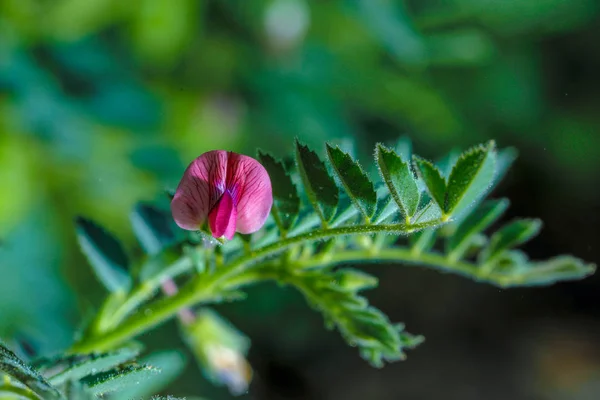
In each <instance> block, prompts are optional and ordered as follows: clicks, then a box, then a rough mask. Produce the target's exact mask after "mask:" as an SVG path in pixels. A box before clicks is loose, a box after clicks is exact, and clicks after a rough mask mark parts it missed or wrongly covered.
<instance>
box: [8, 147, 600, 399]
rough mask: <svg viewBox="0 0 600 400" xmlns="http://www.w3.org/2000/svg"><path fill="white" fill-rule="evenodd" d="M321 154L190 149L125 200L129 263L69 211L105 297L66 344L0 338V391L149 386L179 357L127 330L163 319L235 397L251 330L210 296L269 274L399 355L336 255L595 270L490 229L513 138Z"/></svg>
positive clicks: (489, 271) (375, 361) (514, 230)
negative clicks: (366, 162)
mask: <svg viewBox="0 0 600 400" xmlns="http://www.w3.org/2000/svg"><path fill="white" fill-rule="evenodd" d="M324 155H325V160H326V161H323V158H322V157H320V156H319V155H317V153H315V152H314V151H313V150H311V149H309V148H308V147H307V146H305V145H303V144H301V143H300V142H298V141H297V142H296V144H295V157H294V158H293V159H294V161H295V162H291V160H290V162H285V163H284V162H282V161H280V160H277V159H275V158H274V157H272V156H271V155H269V154H266V153H262V152H259V153H258V156H257V158H258V161H257V160H255V159H253V158H251V157H248V156H242V155H239V154H235V153H231V152H226V151H213V152H209V153H205V154H203V155H202V156H200V157H199V158H198V159H196V160H194V161H193V162H192V164H190V166H189V167H188V169H187V170H186V172H185V173H184V176H183V178H182V180H181V182H180V184H179V187H178V189H177V191H176V192H175V193H174V194H172V196H171V197H172V200H171V210H170V211H169V210H165V209H164V208H161V207H160V206H159V205H157V204H147V203H140V204H138V205H137V206H136V207H135V209H134V210H133V212H132V214H131V222H132V227H133V231H134V233H135V235H136V236H137V238H138V239H139V242H140V244H141V246H142V248H143V249H144V251H145V253H146V255H145V257H143V258H142V259H139V260H134V261H132V260H130V259H129V257H128V256H127V254H126V253H125V251H124V250H123V248H122V246H121V244H120V243H119V241H118V240H117V239H116V238H115V237H113V236H112V235H111V234H110V233H109V232H108V231H106V230H105V229H103V228H102V227H101V226H100V225H99V224H98V223H97V222H95V221H92V220H90V219H88V218H84V217H79V218H77V219H76V221H75V225H76V230H77V235H78V240H79V243H80V245H81V249H82V251H83V252H84V253H85V255H86V256H87V258H88V260H89V263H90V265H91V267H92V268H93V270H94V272H95V274H96V275H97V277H98V279H99V280H100V282H101V283H102V284H103V285H104V286H105V287H106V289H107V291H108V296H107V298H106V300H105V301H104V303H103V304H102V305H100V307H99V308H98V311H97V314H96V316H95V318H94V319H93V320H92V321H91V322H90V323H89V324H87V326H86V328H85V329H84V330H83V331H82V332H80V333H78V334H77V335H76V340H75V342H74V344H73V346H72V347H71V348H70V349H69V350H68V351H67V352H65V354H64V355H61V356H58V357H55V358H46V359H38V360H33V361H31V362H25V361H24V360H22V359H20V358H19V357H17V356H16V355H15V353H13V352H12V351H11V350H9V349H8V348H6V346H4V345H2V346H1V347H0V372H1V373H2V374H3V375H4V380H3V381H2V382H1V383H0V394H9V395H10V396H13V397H14V398H25V399H39V398H43V399H46V398H48V399H88V398H94V397H96V396H106V397H109V398H139V397H142V396H151V395H154V394H155V393H157V392H158V391H160V390H161V389H163V388H164V387H165V386H166V385H168V384H169V382H170V381H171V380H172V379H174V378H175V377H176V375H177V374H178V373H179V372H180V371H181V369H182V363H183V361H182V359H181V357H180V356H177V353H162V354H154V355H150V356H148V357H146V358H139V357H140V354H141V353H142V351H143V346H142V345H141V344H140V343H139V342H137V341H136V338H139V337H140V336H142V335H143V334H144V333H146V332H148V331H150V330H152V329H153V328H155V327H156V326H158V325H160V324H162V323H164V322H166V321H168V320H170V319H172V318H177V319H178V321H179V325H180V332H181V335H182V337H183V339H184V341H185V342H186V343H187V345H188V346H189V348H190V350H191V351H192V353H193V354H194V355H195V357H196V359H197V362H198V363H199V365H200V366H201V368H202V370H203V371H204V373H205V375H206V376H207V377H208V378H209V379H211V380H212V381H213V382H214V383H215V384H218V385H226V386H227V387H228V388H229V390H230V391H231V393H232V394H240V393H244V392H246V391H247V389H248V384H249V382H250V380H251V377H252V369H251V367H250V365H249V364H248V362H247V360H246V358H245V354H246V352H247V351H248V348H249V346H250V341H249V339H248V338H247V337H246V336H245V335H244V334H242V333H241V332H239V331H238V330H237V329H236V328H235V327H234V326H233V325H232V324H231V323H229V322H228V321H226V320H224V319H223V318H222V317H221V316H219V315H218V314H217V313H216V312H215V311H214V310H212V309H210V308H209V306H210V305H211V304H215V303H220V302H230V301H240V300H243V299H244V289H245V288H246V287H248V286H250V285H253V284H256V283H258V282H262V281H266V280H269V281H276V282H278V283H280V284H283V285H288V286H290V287H293V288H295V289H297V290H298V291H300V292H301V293H302V294H303V295H304V297H305V298H306V300H307V302H308V304H309V305H311V306H312V307H313V308H314V309H315V310H316V311H318V312H320V313H321V314H322V315H323V318H324V321H325V326H326V327H327V328H329V329H337V330H338V331H339V332H340V334H341V335H342V336H343V338H344V339H345V341H347V342H348V344H350V345H351V346H355V347H357V348H358V351H359V353H360V356H361V357H363V358H364V359H365V360H366V361H367V362H368V363H370V364H372V365H373V366H375V367H381V366H383V365H384V363H385V362H392V361H396V360H402V359H404V358H405V351H406V350H407V349H411V348H414V347H415V346H417V345H418V344H419V343H421V342H422V340H423V338H422V337H421V336H418V335H413V334H410V333H408V332H406V331H405V330H404V326H403V325H402V324H399V323H394V322H392V321H390V320H389V319H388V317H387V316H386V315H385V314H384V313H383V312H382V311H380V310H378V309H376V308H374V307H373V306H371V305H369V303H368V301H367V299H366V298H365V297H363V296H362V295H361V294H360V293H361V292H362V291H363V290H365V289H372V288H375V287H376V286H377V279H376V278H375V277H373V276H371V275H369V274H368V273H366V272H364V271H361V270H358V269H355V268H351V267H349V265H353V266H355V265H357V264H363V263H370V262H374V261H385V262H386V263H390V264H399V265H416V266H423V267H427V268H433V269H436V270H439V271H442V272H449V273H456V274H459V275H462V276H465V277H467V278H470V279H473V280H476V281H479V282H482V283H486V284H492V285H496V286H499V287H503V288H508V287H517V286H537V285H550V284H552V283H554V282H557V281H566V280H574V279H581V278H584V277H586V276H588V275H590V274H592V273H593V272H594V270H595V266H594V265H591V264H587V263H585V262H583V261H581V260H580V259H578V258H575V257H572V256H568V255H563V256H558V257H555V258H552V259H549V260H545V261H531V260H529V258H528V257H527V255H526V254H525V253H523V252H522V251H521V250H518V249H517V247H518V246H519V245H521V244H523V243H525V242H527V241H528V240H530V239H531V238H532V237H533V236H535V235H536V234H537V233H538V232H539V230H540V227H541V222H540V221H539V220H537V219H515V220H513V221H510V222H508V223H506V224H504V225H503V226H501V227H500V228H499V229H497V230H495V231H493V232H490V231H489V228H490V226H491V225H493V224H494V223H496V222H497V221H498V220H499V219H500V217H501V216H502V214H503V212H504V211H505V210H506V209H507V207H508V204H509V202H508V200H506V199H486V196H487V195H488V194H489V193H490V192H491V191H492V190H493V188H494V187H495V186H496V184H497V183H498V181H500V179H502V177H503V176H504V174H505V172H506V171H507V169H508V168H509V166H510V164H511V163H512V161H513V160H514V158H515V152H514V150H512V149H504V150H500V151H498V150H497V149H496V146H495V144H494V142H488V143H486V144H483V145H479V146H476V147H473V148H471V149H469V150H467V151H466V152H464V153H462V154H460V155H458V154H451V155H449V156H448V157H446V158H444V159H443V161H441V162H440V163H438V164H437V165H436V164H434V163H431V162H430V161H428V160H425V159H423V158H420V157H418V156H416V155H412V154H411V152H410V143H409V142H408V141H407V140H405V139H403V140H401V141H400V142H399V144H398V145H397V146H396V147H395V148H389V147H386V146H384V145H381V144H380V145H377V146H376V149H375V163H376V166H377V168H378V170H379V175H380V179H378V182H376V183H373V181H374V180H372V179H371V177H370V176H369V174H367V173H366V172H365V170H363V169H362V168H361V167H360V165H359V164H358V163H357V162H356V161H355V160H354V159H353V157H352V156H351V155H350V154H348V153H346V152H344V151H343V150H341V149H340V148H339V147H333V146H331V145H327V146H326V148H325V153H324ZM180 228H183V229H180ZM149 378H152V379H149ZM144 380H147V383H145V384H143V385H140V384H138V383H139V382H142V381H144Z"/></svg>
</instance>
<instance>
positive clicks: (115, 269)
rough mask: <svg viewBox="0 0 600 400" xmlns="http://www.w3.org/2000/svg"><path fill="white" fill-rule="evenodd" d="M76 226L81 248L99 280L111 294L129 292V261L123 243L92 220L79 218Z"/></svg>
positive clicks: (76, 220)
mask: <svg viewBox="0 0 600 400" xmlns="http://www.w3.org/2000/svg"><path fill="white" fill-rule="evenodd" d="M75 226H76V231H77V240H78V241H79V246H80V247H81V250H82V251H83V253H84V254H85V255H86V256H87V259H88V261H89V262H90V265H91V266H92V269H93V270H94V272H95V273H96V276H97V277H98V279H99V280H100V281H101V282H102V283H103V284H104V286H105V287H106V288H107V289H108V290H109V291H111V292H116V291H127V290H129V288H130V287H131V277H130V276H129V274H128V273H127V270H128V268H129V260H128V259H127V255H126V254H125V251H124V250H123V247H122V246H121V243H120V242H119V241H118V240H117V239H115V238H114V237H113V236H112V235H111V234H110V233H108V232H107V231H105V230H104V229H103V228H102V227H101V226H100V225H98V224H96V223H95V222H94V221H92V220H90V219H87V218H83V217H77V218H76V219H75Z"/></svg>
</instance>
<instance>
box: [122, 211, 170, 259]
mask: <svg viewBox="0 0 600 400" xmlns="http://www.w3.org/2000/svg"><path fill="white" fill-rule="evenodd" d="M130 219H131V225H132V226H133V233H134V234H135V236H136V237H137V239H138V241H139V242H140V244H141V245H142V247H143V248H144V250H145V251H146V253H148V254H150V255H155V254H158V253H160V252H161V251H162V250H163V249H164V248H165V247H168V246H170V245H171V244H173V243H174V241H175V239H176V236H175V229H174V228H175V227H174V222H173V217H171V215H170V213H167V212H165V211H163V210H160V209H158V208H156V207H154V206H152V205H150V204H144V203H138V204H136V205H135V207H134V209H133V211H132V212H131V215H130Z"/></svg>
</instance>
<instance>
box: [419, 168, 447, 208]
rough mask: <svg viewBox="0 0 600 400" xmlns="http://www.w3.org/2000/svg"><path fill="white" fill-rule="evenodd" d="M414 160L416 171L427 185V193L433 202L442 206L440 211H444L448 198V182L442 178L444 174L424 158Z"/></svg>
mask: <svg viewBox="0 0 600 400" xmlns="http://www.w3.org/2000/svg"><path fill="white" fill-rule="evenodd" d="M413 160H414V164H415V169H416V170H417V172H418V174H419V176H420V177H421V179H422V180H423V182H424V183H425V187H427V191H428V192H429V194H430V195H431V197H432V198H433V200H435V202H436V203H437V204H438V205H439V206H440V209H442V210H444V208H445V207H444V205H445V198H446V180H445V179H444V177H443V176H442V173H441V172H440V170H439V169H438V168H437V167H436V166H435V165H433V164H432V163H431V162H429V161H427V160H425V159H424V158H421V157H419V156H413Z"/></svg>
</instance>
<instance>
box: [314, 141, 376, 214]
mask: <svg viewBox="0 0 600 400" xmlns="http://www.w3.org/2000/svg"><path fill="white" fill-rule="evenodd" d="M326 147H327V156H328V157H329V161H330V162H331V165H332V166H333V169H334V171H335V173H336V174H337V176H338V178H339V180H340V182H341V183H342V186H343V187H344V189H345V190H346V193H348V196H349V197H350V199H351V200H352V202H353V203H354V205H355V206H356V207H357V208H358V209H359V210H360V212H361V213H362V214H363V215H364V216H365V218H366V219H367V220H370V219H371V218H372V217H373V215H374V214H375V210H376V209H377V194H376V193H375V189H374V188H373V183H372V182H371V181H370V180H369V178H368V177H367V175H366V174H365V173H364V171H363V170H362V168H361V167H360V165H359V164H358V163H357V162H356V161H354V160H353V159H352V157H350V155H349V154H347V153H344V152H343V151H342V150H340V148H339V147H332V146H330V145H329V144H327V146H326Z"/></svg>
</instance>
